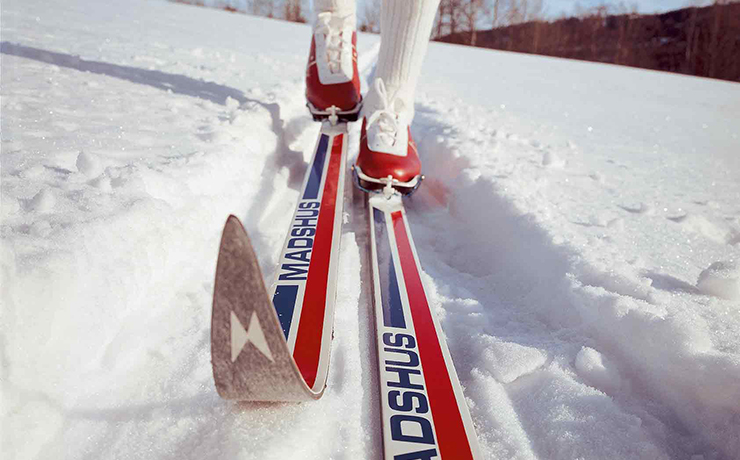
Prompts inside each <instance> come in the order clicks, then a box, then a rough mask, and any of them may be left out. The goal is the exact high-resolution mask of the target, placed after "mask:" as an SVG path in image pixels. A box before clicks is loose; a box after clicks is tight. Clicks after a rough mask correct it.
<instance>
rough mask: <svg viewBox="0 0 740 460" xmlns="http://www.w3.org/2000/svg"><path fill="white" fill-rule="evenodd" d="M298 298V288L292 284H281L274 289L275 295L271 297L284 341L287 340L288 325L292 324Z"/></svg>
mask: <svg viewBox="0 0 740 460" xmlns="http://www.w3.org/2000/svg"><path fill="white" fill-rule="evenodd" d="M297 297H298V286H297V285H292V284H281V285H279V286H278V287H277V288H275V295H274V296H272V304H273V305H274V306H275V310H276V311H277V315H278V320H279V321H280V327H281V328H282V330H283V334H285V340H288V333H289V332H290V324H291V323H292V322H293V311H294V310H295V302H296V298H297Z"/></svg>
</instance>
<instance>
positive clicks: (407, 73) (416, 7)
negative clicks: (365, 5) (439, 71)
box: [375, 0, 439, 117]
mask: <svg viewBox="0 0 740 460" xmlns="http://www.w3.org/2000/svg"><path fill="white" fill-rule="evenodd" d="M438 6H439V0H383V3H382V7H381V18H380V37H381V39H380V53H379V55H378V66H377V68H376V71H375V77H376V78H381V79H383V81H384V82H385V87H386V89H387V92H388V97H389V98H390V99H395V98H396V97H399V98H402V99H403V100H404V101H403V102H404V105H407V106H408V108H409V109H411V111H412V113H411V116H412V117H413V104H414V92H415V91H416V83H417V81H418V80H419V74H420V73H421V66H422V64H423V62H424V57H425V56H426V51H427V45H428V43H429V36H430V35H431V33H432V27H433V25H434V16H435V15H436V13H437V7H438Z"/></svg>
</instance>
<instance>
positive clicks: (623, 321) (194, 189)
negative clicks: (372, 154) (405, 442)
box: [0, 0, 740, 460]
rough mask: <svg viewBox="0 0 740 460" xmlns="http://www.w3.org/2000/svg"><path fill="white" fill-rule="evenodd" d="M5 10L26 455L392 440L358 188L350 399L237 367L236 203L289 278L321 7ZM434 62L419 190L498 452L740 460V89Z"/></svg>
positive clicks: (428, 253) (7, 351)
mask: <svg viewBox="0 0 740 460" xmlns="http://www.w3.org/2000/svg"><path fill="white" fill-rule="evenodd" d="M1 20H2V24H1V26H2V42H3V43H2V56H1V58H2V85H0V97H1V102H0V103H1V104H2V145H1V147H2V171H1V174H2V200H1V204H2V207H1V213H2V214H1V216H2V234H1V235H2V249H1V250H0V262H1V264H2V281H1V283H0V284H1V285H2V297H1V304H2V318H1V320H0V324H2V331H1V332H0V334H2V336H1V337H0V339H1V341H0V343H2V345H1V347H2V354H1V355H0V356H1V357H0V360H1V361H0V362H1V363H2V379H0V380H1V383H0V385H1V387H0V388H1V389H2V403H1V404H0V406H1V407H2V409H1V410H2V412H1V416H2V430H0V431H1V432H2V437H3V438H2V452H3V453H2V456H3V459H5V458H9V459H12V460H16V459H33V458H55V459H79V458H95V459H112V458H115V459H121V458H124V459H128V458H147V459H153V458H157V459H160V458H161V459H163V458H185V459H190V458H192V459H204V458H209V459H216V458H239V459H268V460H269V459H285V458H295V459H326V458H348V459H349V458H379V457H380V456H381V455H382V450H381V449H382V440H381V438H380V417H379V414H378V412H379V407H380V405H379V401H378V397H379V395H378V382H377V380H375V379H374V377H373V376H374V375H376V374H377V368H376V367H375V365H374V364H373V363H374V359H375V357H374V354H373V353H374V345H373V340H374V338H373V334H372V330H373V329H372V324H373V322H372V321H373V320H372V310H371V308H370V303H369V302H370V297H369V292H370V291H369V290H368V289H369V286H367V282H368V280H369V274H368V273H367V272H366V271H367V270H368V266H367V264H366V260H365V259H364V257H365V256H364V254H365V245H364V244H365V243H364V240H363V238H365V237H366V234H365V233H366V231H365V230H364V220H365V219H364V215H363V214H362V210H361V209H358V208H357V207H351V206H348V207H347V208H346V209H347V211H348V213H347V217H346V219H347V222H346V223H345V225H344V230H343V232H344V233H343V235H342V242H341V247H342V252H341V256H340V259H339V273H340V276H339V280H338V286H339V290H338V298H337V305H338V307H337V310H336V318H335V323H334V325H335V327H334V340H333V342H332V363H331V367H330V369H329V378H328V386H327V389H326V392H325V395H324V397H323V398H322V399H321V400H320V401H318V402H315V403H309V404H300V405H294V404H280V405H266V404H239V405H235V404H233V403H229V402H225V401H222V400H221V399H220V398H218V396H217V394H216V390H215V388H214V387H213V383H212V375H211V368H210V362H209V359H210V354H209V347H208V339H209V327H210V302H211V296H212V290H213V273H214V270H215V264H216V260H215V254H216V252H217V249H218V240H219V236H220V231H221V226H222V224H223V220H224V218H225V217H226V216H227V215H228V214H229V213H231V212H233V213H235V214H237V215H238V216H239V218H240V219H241V220H242V221H243V222H244V223H245V224H246V225H247V230H248V231H249V233H250V236H251V237H252V241H253V243H254V245H255V249H256V252H257V254H259V257H260V258H261V260H260V263H261V267H262V269H263V271H264V274H265V279H266V280H267V281H268V282H269V281H270V280H271V279H272V275H273V274H274V269H275V267H276V264H277V257H278V255H279V253H280V250H281V248H282V245H283V242H284V240H285V232H286V229H287V228H288V226H289V222H290V219H291V215H292V212H293V209H294V208H295V204H296V201H297V199H298V192H297V189H298V188H299V187H300V182H301V180H302V178H303V173H304V172H305V167H306V162H307V161H308V159H309V158H308V157H309V156H310V154H311V153H312V150H313V147H314V143H315V141H316V134H317V132H318V129H319V126H318V124H315V123H313V122H312V121H311V120H310V116H309V115H308V113H307V111H306V110H305V107H303V74H304V69H305V61H306V57H307V54H308V47H309V41H310V30H309V28H308V27H307V26H305V25H298V24H288V23H284V22H280V21H274V20H266V19H260V18H251V17H248V16H244V15H240V14H231V13H226V12H222V11H215V10H208V9H203V8H198V7H191V6H183V5H179V4H175V3H170V2H164V1H161V2H160V1H143V0H130V1H126V2H118V3H116V4H115V5H112V4H109V3H104V2H95V1H92V0H67V1H64V2H46V1H41V0H28V1H24V2H19V1H12V0H11V1H10V2H3V5H2V18H1ZM377 40H378V37H377V36H372V35H363V34H361V35H360V37H359V39H358V41H359V43H358V44H359V54H360V59H361V61H362V62H363V74H364V75H368V72H369V71H370V70H371V68H372V63H373V59H374V53H375V52H376V51H377V47H376V45H377ZM423 75H424V78H423V80H422V82H421V84H420V87H419V89H418V101H417V105H416V118H415V120H414V126H413V128H412V131H413V134H414V137H415V139H416V140H417V142H418V144H419V151H420V152H422V155H423V160H424V172H425V174H426V175H427V177H428V179H427V180H426V181H425V183H424V185H423V186H422V187H421V189H420V190H419V192H418V193H417V194H416V195H415V196H414V197H413V198H412V200H410V201H409V202H407V204H406V207H407V211H408V216H409V220H410V225H411V227H412V228H413V232H414V241H415V243H416V248H417V250H418V254H419V258H420V260H421V265H422V267H423V269H424V271H425V273H424V275H423V279H424V283H425V286H426V287H427V290H428V292H429V301H430V304H431V306H432V309H433V310H434V312H435V313H436V315H437V317H438V319H439V321H440V324H441V327H442V329H443V331H444V333H445V336H446V338H447V344H448V345H449V349H450V353H451V355H452V358H453V360H454V363H455V368H456V369H457V372H458V375H459V377H460V382H461V384H462V386H463V389H464V394H465V397H466V399H467V401H468V404H469V407H470V411H471V415H472V418H473V421H474V424H475V428H476V431H477V432H478V437H479V440H480V443H481V449H482V450H483V454H484V457H485V458H517V459H534V458H537V459H542V460H544V459H572V458H578V457H582V458H589V459H615V458H627V459H634V458H651V459H655V458H657V459H667V458H686V459H690V458H691V457H692V456H703V458H704V459H705V460H706V459H723V458H724V459H734V458H738V457H739V456H740V440H739V439H738V435H737V433H740V427H739V426H738V420H740V415H739V414H740V394H738V391H740V390H739V389H740V385H738V382H740V337H739V336H738V332H737V331H738V330H740V308H738V304H739V303H740V301H739V300H738V299H737V297H736V293H737V286H738V275H737V268H736V265H733V264H736V263H737V261H738V260H740V247H739V246H738V244H740V220H739V219H740V181H739V180H738V178H739V177H740V156H738V155H737V152H738V151H740V139H739V138H738V136H740V134H739V133H738V129H737V120H738V119H740V85H738V84H737V83H729V82H722V81H715V80H709V79H699V78H693V77H686V76H680V75H670V74H664V73H658V72H651V71H643V70H638V69H629V68H621V67H617V66H606V65H598V64H589V63H582V62H576V61H568V60H560V59H551V58H542V57H537V56H528V55H518V54H512V53H501V52H491V51H485V50H476V49H470V48H462V47H457V46H450V45H440V44H432V45H431V46H430V49H429V55H428V59H427V60H426V62H425V65H424V70H423ZM351 136H356V133H352V134H351ZM356 144H357V139H356V137H355V138H354V139H351V144H350V145H356ZM352 154H353V152H352V151H350V157H351V156H352ZM351 195H352V194H351V193H347V194H346V196H347V197H348V198H349V196H351ZM731 260H733V261H734V262H730V261H731ZM717 262H723V263H724V265H722V264H720V265H716V264H715V263H717ZM710 266H711V267H713V268H711V269H710ZM723 267H724V268H723ZM733 267H735V268H733ZM702 273H703V274H702ZM700 280H701V282H700ZM725 297H726V298H725ZM244 326H245V327H248V325H246V324H245V325H244ZM319 440H320V441H319ZM695 458H702V457H695Z"/></svg>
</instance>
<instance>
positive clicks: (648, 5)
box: [543, 0, 707, 16]
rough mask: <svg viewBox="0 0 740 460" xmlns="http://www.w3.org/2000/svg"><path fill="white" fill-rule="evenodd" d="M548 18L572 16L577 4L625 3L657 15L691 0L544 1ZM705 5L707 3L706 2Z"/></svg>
mask: <svg viewBox="0 0 740 460" xmlns="http://www.w3.org/2000/svg"><path fill="white" fill-rule="evenodd" d="M543 3H544V4H545V8H546V9H547V13H548V16H559V15H560V13H566V14H570V13H572V12H573V8H574V6H575V4H576V3H580V4H581V6H582V7H583V8H589V7H592V6H597V5H601V4H604V5H615V6H616V5H618V4H619V3H624V4H625V5H627V7H628V8H630V9H631V6H632V5H635V6H637V11H638V12H640V13H655V12H664V11H670V10H677V9H679V8H683V7H685V6H688V5H689V4H690V3H691V0H625V1H624V2H620V1H615V0H578V1H576V0H543ZM703 3H707V2H706V1H704V2H703Z"/></svg>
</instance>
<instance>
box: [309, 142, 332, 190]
mask: <svg viewBox="0 0 740 460" xmlns="http://www.w3.org/2000/svg"><path fill="white" fill-rule="evenodd" d="M328 147H329V136H327V135H326V134H322V135H321V138H320V139H319V146H318V148H317V149H316V156H315V157H314V160H313V164H312V165H311V174H310V175H309V177H308V183H307V184H306V190H305V191H304V192H303V199H304V200H315V199H317V198H318V196H319V188H320V187H321V176H322V175H323V174H324V163H325V161H326V152H327V150H328Z"/></svg>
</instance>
